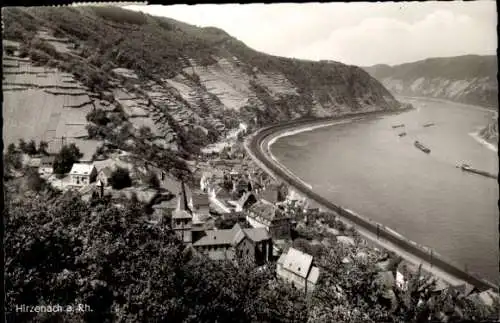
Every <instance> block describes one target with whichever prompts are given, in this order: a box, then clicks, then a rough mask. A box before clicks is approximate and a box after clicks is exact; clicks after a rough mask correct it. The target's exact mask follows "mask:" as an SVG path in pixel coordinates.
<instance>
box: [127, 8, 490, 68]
mask: <svg viewBox="0 0 500 323" xmlns="http://www.w3.org/2000/svg"><path fill="white" fill-rule="evenodd" d="M126 8H129V9H132V10H139V11H142V12H145V13H149V14H152V15H155V16H165V17H169V18H173V19H176V20H180V21H183V22H186V23H189V24H192V25H196V26H200V27H207V26H213V27H218V28H221V29H223V30H225V31H226V32H227V33H229V34H230V35H231V36H233V37H235V38H237V39H239V40H241V41H242V42H244V43H245V44H246V45H247V46H249V47H251V48H253V49H255V50H258V51H261V52H265V53H268V54H272V55H278V56H285V57H294V58H300V59H309V60H323V59H325V60H334V61H339V62H343V63H345V64H352V65H359V66H371V65H375V64H389V65H397V64H402V63H406V62H414V61H418V60H422V59H426V58H429V57H449V56H459V55H466V54H478V55H495V54H496V48H497V32H496V26H497V14H496V2H495V1H489V0H483V1H471V2H461V1H453V2H442V1H427V2H385V3H384V2H379V3H375V2H372V3H370V2H367V3H359V2H358V3H306V4H297V3H280V4H219V5H217V4H206V5H205V4H203V5H172V6H159V5H150V6H138V5H134V6H128V7H126Z"/></svg>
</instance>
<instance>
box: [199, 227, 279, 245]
mask: <svg viewBox="0 0 500 323" xmlns="http://www.w3.org/2000/svg"><path fill="white" fill-rule="evenodd" d="M205 234H206V235H205V236H204V237H202V238H201V239H200V240H198V241H196V242H195V243H194V244H193V245H195V246H212V245H233V246H235V245H238V244H239V243H240V242H241V241H242V240H243V239H244V238H245V237H246V238H248V239H250V240H251V241H253V242H260V241H265V240H269V239H271V236H270V235H269V232H267V230H266V229H265V228H245V229H243V228H242V227H241V226H240V225H239V224H238V223H236V224H235V225H234V226H233V227H232V228H231V229H225V230H207V231H205Z"/></svg>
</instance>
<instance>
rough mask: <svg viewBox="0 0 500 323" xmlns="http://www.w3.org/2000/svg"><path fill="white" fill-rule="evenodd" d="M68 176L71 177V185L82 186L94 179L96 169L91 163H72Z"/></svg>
mask: <svg viewBox="0 0 500 323" xmlns="http://www.w3.org/2000/svg"><path fill="white" fill-rule="evenodd" d="M69 176H70V178H71V185H73V186H84V185H88V184H90V183H92V182H93V181H94V180H95V179H96V177H97V170H96V169H95V167H94V165H93V164H83V163H74V164H73V167H71V171H70V172H69Z"/></svg>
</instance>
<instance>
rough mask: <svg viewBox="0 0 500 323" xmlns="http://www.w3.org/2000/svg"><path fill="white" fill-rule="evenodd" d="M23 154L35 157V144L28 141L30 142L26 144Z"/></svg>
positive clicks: (32, 141)
mask: <svg viewBox="0 0 500 323" xmlns="http://www.w3.org/2000/svg"><path fill="white" fill-rule="evenodd" d="M24 152H25V153H27V154H28V155H30V156H32V155H35V154H36V153H37V150H36V143H35V141H34V140H30V142H28V143H27V144H26V148H25V151H24Z"/></svg>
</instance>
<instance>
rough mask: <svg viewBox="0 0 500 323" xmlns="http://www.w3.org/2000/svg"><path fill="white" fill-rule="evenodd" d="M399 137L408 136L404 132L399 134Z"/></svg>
mask: <svg viewBox="0 0 500 323" xmlns="http://www.w3.org/2000/svg"><path fill="white" fill-rule="evenodd" d="M398 136H400V137H404V136H406V132H402V133H400V134H398Z"/></svg>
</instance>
